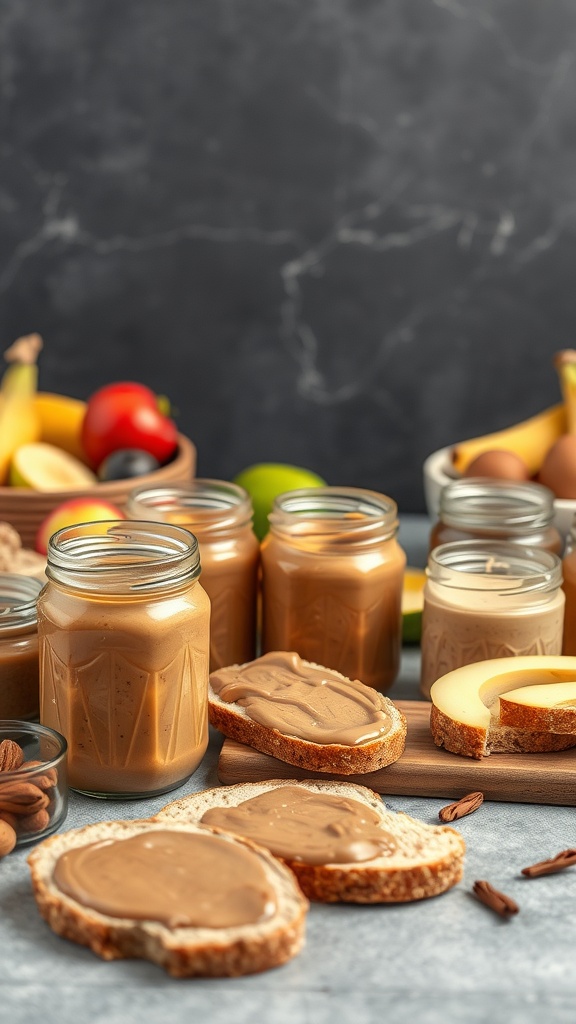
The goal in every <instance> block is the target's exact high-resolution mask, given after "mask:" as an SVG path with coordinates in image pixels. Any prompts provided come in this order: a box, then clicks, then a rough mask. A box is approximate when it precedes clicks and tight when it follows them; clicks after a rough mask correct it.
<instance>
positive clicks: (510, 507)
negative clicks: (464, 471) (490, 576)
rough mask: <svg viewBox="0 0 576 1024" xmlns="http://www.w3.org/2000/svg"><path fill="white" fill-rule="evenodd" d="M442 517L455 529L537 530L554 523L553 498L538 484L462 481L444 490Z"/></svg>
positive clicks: (441, 501) (531, 482)
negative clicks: (473, 527)
mask: <svg viewBox="0 0 576 1024" xmlns="http://www.w3.org/2000/svg"><path fill="white" fill-rule="evenodd" d="M440 517H441V519H442V521H443V522H445V523H446V524H447V525H449V526H454V527H456V526H470V527H472V526H476V527H484V528H492V529H497V528H499V527H500V528H502V529H504V528H507V529H510V530H521V529H522V528H524V529H527V528H532V529H538V528H542V527H546V526H549V525H550V524H551V523H552V521H553V519H554V495H553V494H552V492H551V491H550V490H549V488H547V487H544V486H543V485H542V484H539V483H536V482H535V481H511V480H493V479H489V478H484V477H468V478H462V479H460V480H452V481H450V483H448V484H446V486H445V487H443V488H442V491H441V493H440Z"/></svg>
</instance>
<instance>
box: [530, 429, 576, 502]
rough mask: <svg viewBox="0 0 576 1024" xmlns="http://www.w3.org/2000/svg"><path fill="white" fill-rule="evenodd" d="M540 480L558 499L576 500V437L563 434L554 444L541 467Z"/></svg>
mask: <svg viewBox="0 0 576 1024" xmlns="http://www.w3.org/2000/svg"><path fill="white" fill-rule="evenodd" d="M538 480H539V481H540V483H541V484H544V486H545V487H549V488H550V490H551V491H553V492H554V494H555V495H556V497H557V498H576V435H574V434H563V435H562V437H559V438H558V440H557V441H555V442H554V444H553V445H552V447H551V448H550V450H549V451H548V454H547V455H546V458H545V459H544V462H543V463H542V466H541V467H540V472H539V474H538Z"/></svg>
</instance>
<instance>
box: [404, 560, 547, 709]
mask: <svg viewBox="0 0 576 1024" xmlns="http://www.w3.org/2000/svg"><path fill="white" fill-rule="evenodd" d="M426 574H427V580H426V585H425V587H424V607H423V611H422V640H421V651H422V667H421V681H420V688H421V690H422V693H423V695H424V696H425V697H429V696H430V687H431V686H432V683H434V682H435V681H436V680H437V679H439V678H440V676H443V675H445V673H447V672H451V671H452V670H453V669H456V668H460V667H461V666H462V665H470V664H472V663H474V662H478V661H485V660H486V659H489V658H506V657H513V656H515V655H533V654H560V653H561V652H562V628H563V618H564V594H563V592H562V590H561V583H562V563H561V561H560V559H559V557H558V555H554V554H552V553H551V552H549V551H542V550H541V549H539V548H520V547H519V546H518V545H517V544H507V543H506V542H504V541H491V542H490V541H485V540H484V541H482V540H478V541H464V540H463V541H453V542H452V543H450V544H441V545H439V546H438V547H436V548H434V549H433V551H432V552H431V553H430V555H429V557H428V566H427V569H426Z"/></svg>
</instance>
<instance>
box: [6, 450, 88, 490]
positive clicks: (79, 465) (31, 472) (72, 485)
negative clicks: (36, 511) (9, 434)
mask: <svg viewBox="0 0 576 1024" xmlns="http://www.w3.org/2000/svg"><path fill="white" fill-rule="evenodd" d="M9 481H10V485H11V487H28V488H29V489H31V490H34V491H74V490H86V488H91V487H93V486H94V485H95V484H97V483H98V480H97V478H96V476H95V474H94V473H93V472H92V470H91V469H88V466H85V465H84V463H83V462H80V459H77V458H76V456H75V455H70V453H69V452H65V451H64V449H63V448H57V447H56V445H54V444H47V443H46V442H44V441H38V442H36V443H33V444H22V445H20V447H19V448H17V449H16V451H15V452H14V455H13V456H12V461H11V463H10V471H9Z"/></svg>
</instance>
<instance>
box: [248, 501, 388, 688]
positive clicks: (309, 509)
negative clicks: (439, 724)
mask: <svg viewBox="0 0 576 1024" xmlns="http://www.w3.org/2000/svg"><path fill="white" fill-rule="evenodd" d="M269 521H270V531H269V533H268V534H267V536H266V537H265V538H264V541H263V542H262V552H261V558H262V647H263V653H266V652H268V651H296V653H297V654H299V655H300V656H301V657H302V658H304V659H306V660H307V661H311V662H315V663H317V664H319V665H324V666H326V667H327V668H332V669H336V670H337V671H339V672H341V673H343V675H345V676H348V677H349V678H351V679H359V680H361V682H363V683H366V684H367V685H369V686H373V687H374V688H375V689H377V690H381V691H386V690H387V689H389V687H390V686H391V685H392V683H393V682H394V679H395V677H396V675H397V672H398V667H399V660H400V645H401V628H402V618H401V601H402V581H403V575H404V566H405V564H406V556H405V554H404V552H403V550H402V548H401V547H400V545H399V544H398V542H397V539H396V534H397V531H398V515H397V507H396V503H395V502H394V501H392V500H391V499H390V498H388V497H386V496H385V495H383V494H377V493H376V492H374V491H365V490H361V489H358V488H354V487H315V488H309V489H305V490H298V491H288V492H286V493H285V494H282V495H280V496H279V497H278V498H276V500H275V502H274V506H273V509H272V512H271V514H270V516H269Z"/></svg>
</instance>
